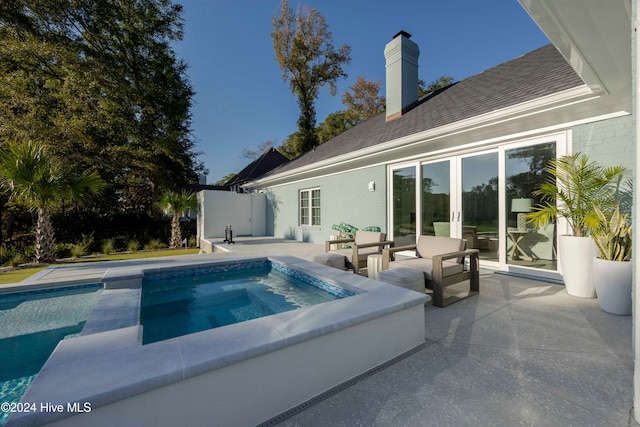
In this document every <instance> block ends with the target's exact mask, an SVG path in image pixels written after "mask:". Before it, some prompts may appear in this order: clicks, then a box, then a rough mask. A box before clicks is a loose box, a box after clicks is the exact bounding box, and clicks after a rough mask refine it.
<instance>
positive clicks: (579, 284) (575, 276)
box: [558, 235, 598, 298]
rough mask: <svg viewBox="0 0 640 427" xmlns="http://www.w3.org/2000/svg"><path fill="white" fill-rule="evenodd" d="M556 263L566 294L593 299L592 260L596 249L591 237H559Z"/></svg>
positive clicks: (594, 291) (594, 290) (594, 293)
mask: <svg viewBox="0 0 640 427" xmlns="http://www.w3.org/2000/svg"><path fill="white" fill-rule="evenodd" d="M558 243H559V247H558V261H559V262H560V269H561V270H562V278H563V279H564V285H565V286H566V288H567V293H568V294H569V295H573V296H575V297H580V298H595V297H596V287H595V285H594V284H593V274H592V271H593V269H592V264H593V263H592V262H591V261H590V260H592V259H593V258H595V257H596V256H598V249H597V247H596V245H595V243H593V240H592V239H591V237H575V236H568V235H562V236H560V238H559V240H558Z"/></svg>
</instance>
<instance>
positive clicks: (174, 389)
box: [7, 256, 427, 426]
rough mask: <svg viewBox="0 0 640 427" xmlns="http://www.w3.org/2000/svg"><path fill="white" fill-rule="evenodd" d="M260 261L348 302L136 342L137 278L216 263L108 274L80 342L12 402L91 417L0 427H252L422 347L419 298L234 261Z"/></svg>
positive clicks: (21, 420)
mask: <svg viewBox="0 0 640 427" xmlns="http://www.w3.org/2000/svg"><path fill="white" fill-rule="evenodd" d="M264 259H269V260H272V261H275V262H280V263H284V264H286V265H287V266H289V267H290V268H293V269H295V270H298V271H300V272H301V273H303V274H307V275H310V276H313V277H316V278H319V279H321V280H324V281H326V282H329V283H332V284H336V285H339V286H341V287H343V288H345V289H347V290H349V291H352V292H354V293H355V294H356V295H354V296H351V297H347V298H343V299H338V300H335V301H331V302H327V303H323V304H318V305H315V306H310V307H304V308H300V309H296V310H292V311H288V312H284V313H279V314H275V315H271V316H267V317H263V318H260V319H253V320H250V321H246V322H242V323H237V324H234V325H228V326H224V327H221V328H216V329H210V330H206V331H202V332H197V333H194V334H190V335H184V336H181V337H177V338H173V339H168V340H165V341H160V342H156V343H151V344H147V345H144V346H143V345H141V342H142V327H141V326H140V324H139V314H140V294H141V283H142V277H143V275H144V273H145V271H147V272H150V271H154V272H156V271H162V270H166V269H184V268H200V267H205V266H211V265H212V264H216V262H207V263H203V262H201V261H200V262H191V263H182V264H180V265H176V264H175V262H174V263H172V264H167V265H163V264H158V265H154V266H152V267H150V266H137V267H135V268H134V267H126V268H125V267H122V268H114V269H110V270H108V271H107V273H106V274H105V276H104V278H103V280H102V282H103V283H104V284H105V290H104V292H103V295H102V296H101V298H100V300H99V301H98V304H97V306H96V308H95V310H94V312H93V313H92V315H91V317H90V318H89V320H88V321H87V324H86V325H85V328H84V329H83V332H82V335H81V336H80V337H78V338H73V339H67V340H63V341H62V342H60V344H59V345H58V347H57V348H56V350H55V351H54V352H53V354H52V355H51V357H50V358H49V360H48V361H47V363H46V364H45V366H44V367H43V368H42V370H41V371H40V373H39V374H38V376H37V378H36V379H35V381H34V382H33V384H32V385H31V387H30V388H29V389H28V391H27V393H26V394H25V395H24V396H23V398H22V402H37V403H38V405H39V404H40V403H41V402H48V403H51V404H53V405H57V404H62V405H64V407H65V408H66V407H67V404H68V403H72V404H73V403H75V402H77V403H79V407H85V406H84V405H85V403H89V404H90V409H91V410H90V412H84V413H68V412H66V411H65V412H62V413H58V412H55V413H52V412H40V411H38V412H36V413H20V414H13V415H12V416H11V417H10V419H9V421H8V423H7V425H8V426H18V425H19V426H28V425H42V424H46V423H52V425H64V426H86V425H91V426H103V425H104V426H113V425H118V424H122V425H131V424H135V425H158V426H160V425H184V424H185V422H186V423H187V424H188V425H233V426H253V425H256V424H260V423H262V422H265V421H267V420H269V419H271V418H273V417H275V416H277V415H279V414H281V413H283V412H285V411H287V410H289V409H291V408H294V407H296V406H298V405H300V404H302V403H304V402H307V401H309V400H310V399H312V398H314V397H316V396H318V395H320V394H322V393H323V392H325V391H327V390H330V389H331V388H333V387H336V386H338V385H340V384H343V383H345V382H346V381H348V380H350V379H352V378H354V377H357V376H358V375H361V374H363V373H365V372H367V371H369V370H371V369H373V368H375V367H377V366H379V365H381V364H384V363H385V362H387V361H389V360H392V359H394V358H396V357H398V356H400V355H402V354H404V353H407V352H409V351H411V350H412V349H414V348H416V347H418V346H420V345H421V344H423V343H424V334H425V322H424V307H423V305H424V302H425V301H426V299H427V297H426V296H425V295H424V294H420V293H418V292H414V291H410V290H406V289H403V288H399V287H396V286H393V285H388V284H384V283H381V282H378V281H375V280H371V279H368V278H366V277H362V276H358V275H354V274H352V273H348V272H344V271H340V270H337V269H333V268H329V267H326V266H322V265H319V264H314V263H311V262H309V261H304V260H301V259H298V258H294V257H288V256H281V257H276V256H273V257H268V258H266V257H264V258H256V257H244V258H238V259H237V260H239V261H247V260H264ZM229 262H230V260H229V259H225V260H224V261H218V262H217V263H229Z"/></svg>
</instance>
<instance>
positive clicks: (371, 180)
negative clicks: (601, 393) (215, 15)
mask: <svg viewBox="0 0 640 427" xmlns="http://www.w3.org/2000/svg"><path fill="white" fill-rule="evenodd" d="M522 3H523V7H525V9H527V11H528V12H529V13H530V14H531V16H532V17H533V18H534V20H536V22H538V24H539V25H540V26H541V28H542V29H543V31H545V33H546V34H547V35H548V37H549V39H550V40H551V41H552V43H553V44H550V45H548V46H544V47H541V48H539V49H536V50H534V51H533V52H530V53H528V54H525V55H523V56H521V57H519V58H515V59H513V60H511V61H508V62H505V63H503V64H499V65H497V66H495V67H493V68H491V69H489V70H486V71H484V72H482V73H480V74H477V75H475V76H472V77H469V78H467V79H465V80H462V81H460V82H458V83H455V84H453V85H451V86H449V87H447V88H444V89H441V90H439V91H437V92H435V93H432V94H430V95H428V96H426V97H424V98H422V99H417V78H418V77H417V75H418V70H417V64H418V61H417V59H418V56H419V54H420V53H419V47H418V46H417V44H416V43H414V42H413V40H411V36H410V35H409V34H407V33H406V32H402V31H401V32H399V33H398V34H396V35H395V36H394V37H393V38H392V40H391V41H390V42H389V43H388V44H387V46H386V47H385V49H384V54H385V58H386V71H387V82H386V88H387V93H386V97H387V110H386V112H385V113H383V114H381V115H379V116H377V117H374V118H372V119H370V120H368V121H366V122H363V123H361V124H359V125H357V126H355V127H353V128H351V129H349V130H347V131H346V132H344V133H342V134H341V135H339V136H337V137H335V138H334V139H332V140H330V141H328V142H326V143H324V144H322V145H320V146H318V147H316V148H315V150H313V151H309V152H307V153H305V154H304V155H302V156H301V157H299V158H298V159H296V160H294V161H291V162H289V163H287V164H285V165H282V166H280V167H278V168H276V169H274V170H272V171H271V172H269V173H268V174H266V175H264V176H262V177H260V178H258V179H256V180H254V181H251V182H249V183H247V184H245V186H244V187H245V189H247V190H250V191H260V192H262V193H264V194H265V195H266V198H267V205H268V206H267V211H268V212H270V213H271V215H270V217H269V218H268V223H269V225H267V228H268V229H271V228H272V229H273V234H274V235H275V236H283V235H284V234H285V233H287V232H290V230H291V229H297V231H298V232H297V233H296V234H297V235H298V236H305V238H306V239H307V240H310V241H313V242H317V243H320V242H323V241H325V240H329V238H330V236H331V235H334V234H336V231H335V230H334V229H332V226H333V225H334V224H339V223H340V222H346V223H348V224H351V225H354V226H356V227H358V228H363V227H366V226H371V225H375V226H380V227H381V228H382V230H383V231H385V232H386V233H387V236H388V238H390V239H392V240H394V241H396V244H406V243H409V242H414V241H415V239H416V238H417V237H416V236H417V235H419V234H432V235H433V234H438V235H443V234H444V235H449V236H452V237H463V238H465V239H467V245H468V247H473V248H478V249H479V250H480V255H481V264H483V265H485V266H487V267H492V268H496V269H499V270H503V271H511V272H517V273H524V274H533V275H538V276H545V277H549V278H557V279H560V278H561V272H560V271H559V266H558V263H557V259H556V252H555V251H556V240H557V236H558V235H559V234H566V233H568V231H569V230H568V228H567V224H566V223H564V222H562V221H560V222H559V223H558V224H554V225H551V226H549V227H548V228H546V229H533V228H531V226H530V225H529V226H526V230H523V227H522V224H520V225H521V227H520V228H519V227H518V218H519V217H520V219H522V218H521V214H524V213H526V212H527V211H530V206H531V205H532V204H533V205H535V204H536V203H537V202H539V200H538V199H537V198H536V197H535V196H534V195H533V194H532V192H533V191H534V190H535V189H536V188H537V186H538V185H539V184H540V183H541V182H542V181H543V180H544V179H545V174H544V173H543V168H544V166H545V164H546V162H547V161H548V160H549V159H551V158H554V157H560V156H562V155H564V154H568V153H572V152H583V153H585V154H587V155H588V156H589V157H590V158H591V159H594V160H597V161H599V162H600V163H601V164H604V165H614V164H622V165H624V166H626V167H627V168H629V170H633V169H634V163H635V160H634V156H635V145H634V143H633V140H632V136H633V117H632V115H631V113H632V91H631V72H630V70H631V35H630V29H629V27H628V25H629V22H630V20H631V16H630V9H629V7H628V6H629V5H628V4H627V3H626V2H625V1H624V0H620V1H615V2H611V3H609V2H607V5H606V6H604V5H602V4H600V2H587V4H584V5H582V6H580V7H579V8H584V9H585V10H581V11H580V12H579V13H578V12H576V11H574V10H571V9H576V6H575V5H574V6H571V5H565V4H563V5H557V4H556V3H557V2H553V1H540V2H529V1H524V0H523V1H522ZM561 3H562V2H561ZM591 3H593V4H591ZM603 8H604V9H606V10H604V9H603ZM564 9H566V10H564ZM601 9H602V10H601ZM605 12H606V14H605ZM598 13H600V14H605V15H606V16H607V18H606V19H600V18H598V19H596V18H595V17H599V16H600V15H598ZM554 14H555V15H554ZM550 16H558V17H560V18H562V19H551V18H550ZM558 22H561V23H563V25H565V27H563V26H562V25H560V24H558ZM624 25H627V27H626V28H625V27H624ZM570 36H571V37H576V38H577V39H576V40H572V39H571V38H570ZM582 37H585V38H587V39H585V40H586V41H584V42H583V40H582ZM381 50H382V49H381ZM514 242H515V246H517V248H514ZM516 249H517V250H516Z"/></svg>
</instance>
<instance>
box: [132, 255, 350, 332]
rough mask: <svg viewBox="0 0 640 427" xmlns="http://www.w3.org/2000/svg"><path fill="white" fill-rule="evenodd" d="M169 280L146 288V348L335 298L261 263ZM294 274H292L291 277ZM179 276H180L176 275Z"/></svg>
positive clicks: (143, 311)
mask: <svg viewBox="0 0 640 427" xmlns="http://www.w3.org/2000/svg"><path fill="white" fill-rule="evenodd" d="M252 267H253V268H224V269H220V270H221V271H216V272H212V273H206V274H198V275H193V276H188V277H175V278H168V279H151V280H148V279H147V278H146V277H145V279H144V280H143V284H142V302H141V308H140V323H141V324H142V326H143V329H142V330H143V336H142V343H143V344H149V343H153V342H156V341H162V340H166V339H169V338H175V337H178V336H182V335H187V334H191V333H194V332H199V331H204V330H207V329H213V328H218V327H221V326H225V325H230V324H233V323H239V322H244V321H247V320H251V319H256V318H260V317H264V316H269V315H271V314H275V313H282V312H285V311H290V310H295V309H296V308H300V307H306V306H309V305H315V304H320V303H323V302H328V301H333V300H335V299H338V298H342V297H344V296H349V293H344V292H345V291H344V290H343V289H340V291H341V292H342V293H343V295H340V292H338V294H337V295H336V292H333V293H330V292H327V291H326V290H324V289H320V288H318V287H316V286H314V285H312V284H309V283H308V282H311V283H313V280H311V281H310V280H305V278H304V277H301V276H300V275H298V277H294V276H293V275H291V274H287V273H288V272H287V271H282V270H278V269H275V268H272V265H271V263H269V262H266V263H259V264H257V265H255V266H252ZM289 273H290V272H289ZM177 276H181V275H179V274H178V275H177Z"/></svg>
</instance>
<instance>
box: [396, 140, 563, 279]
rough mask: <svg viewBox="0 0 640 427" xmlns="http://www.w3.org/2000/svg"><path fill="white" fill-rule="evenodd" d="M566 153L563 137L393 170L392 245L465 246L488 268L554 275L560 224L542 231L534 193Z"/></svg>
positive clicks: (518, 143)
mask: <svg viewBox="0 0 640 427" xmlns="http://www.w3.org/2000/svg"><path fill="white" fill-rule="evenodd" d="M564 153H566V135H565V134H563V133H560V134H556V135H554V136H553V137H548V138H546V139H542V140H541V139H532V140H530V141H520V142H514V143H511V144H504V145H503V146H500V147H497V148H494V149H491V150H486V151H482V152H477V153H471V154H464V155H458V156H451V157H447V158H440V159H435V160H423V161H415V162H411V163H406V164H403V165H398V166H394V167H391V168H390V174H389V178H390V181H391V184H392V185H391V200H390V205H389V210H390V213H391V218H390V221H391V228H392V230H390V236H389V237H390V238H392V239H393V240H394V241H395V242H396V245H397V246H401V245H406V244H413V243H415V242H416V240H417V236H418V233H420V234H421V235H431V236H450V237H458V238H463V239H465V240H466V241H467V248H469V249H478V250H479V251H480V259H481V261H482V262H483V264H484V265H487V266H493V267H496V268H500V269H503V270H512V269H513V270H514V271H516V270H517V269H520V268H521V267H525V268H536V269H541V270H546V271H547V273H544V274H549V272H555V271H557V263H556V236H557V235H558V230H557V224H549V225H548V226H547V227H543V228H535V227H533V225H532V224H531V223H528V222H527V213H529V212H531V211H532V210H533V208H534V206H535V205H536V204H538V203H540V202H541V200H539V198H537V197H536V196H535V195H534V194H533V193H534V191H535V190H536V189H537V188H538V187H539V186H540V184H542V183H543V182H544V181H545V180H546V179H548V176H546V172H545V171H544V169H545V167H546V165H547V163H548V161H549V160H550V159H553V158H556V157H558V156H561V155H563V154H564ZM541 274H543V273H541ZM554 274H555V273H554ZM549 277H551V276H549Z"/></svg>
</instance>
